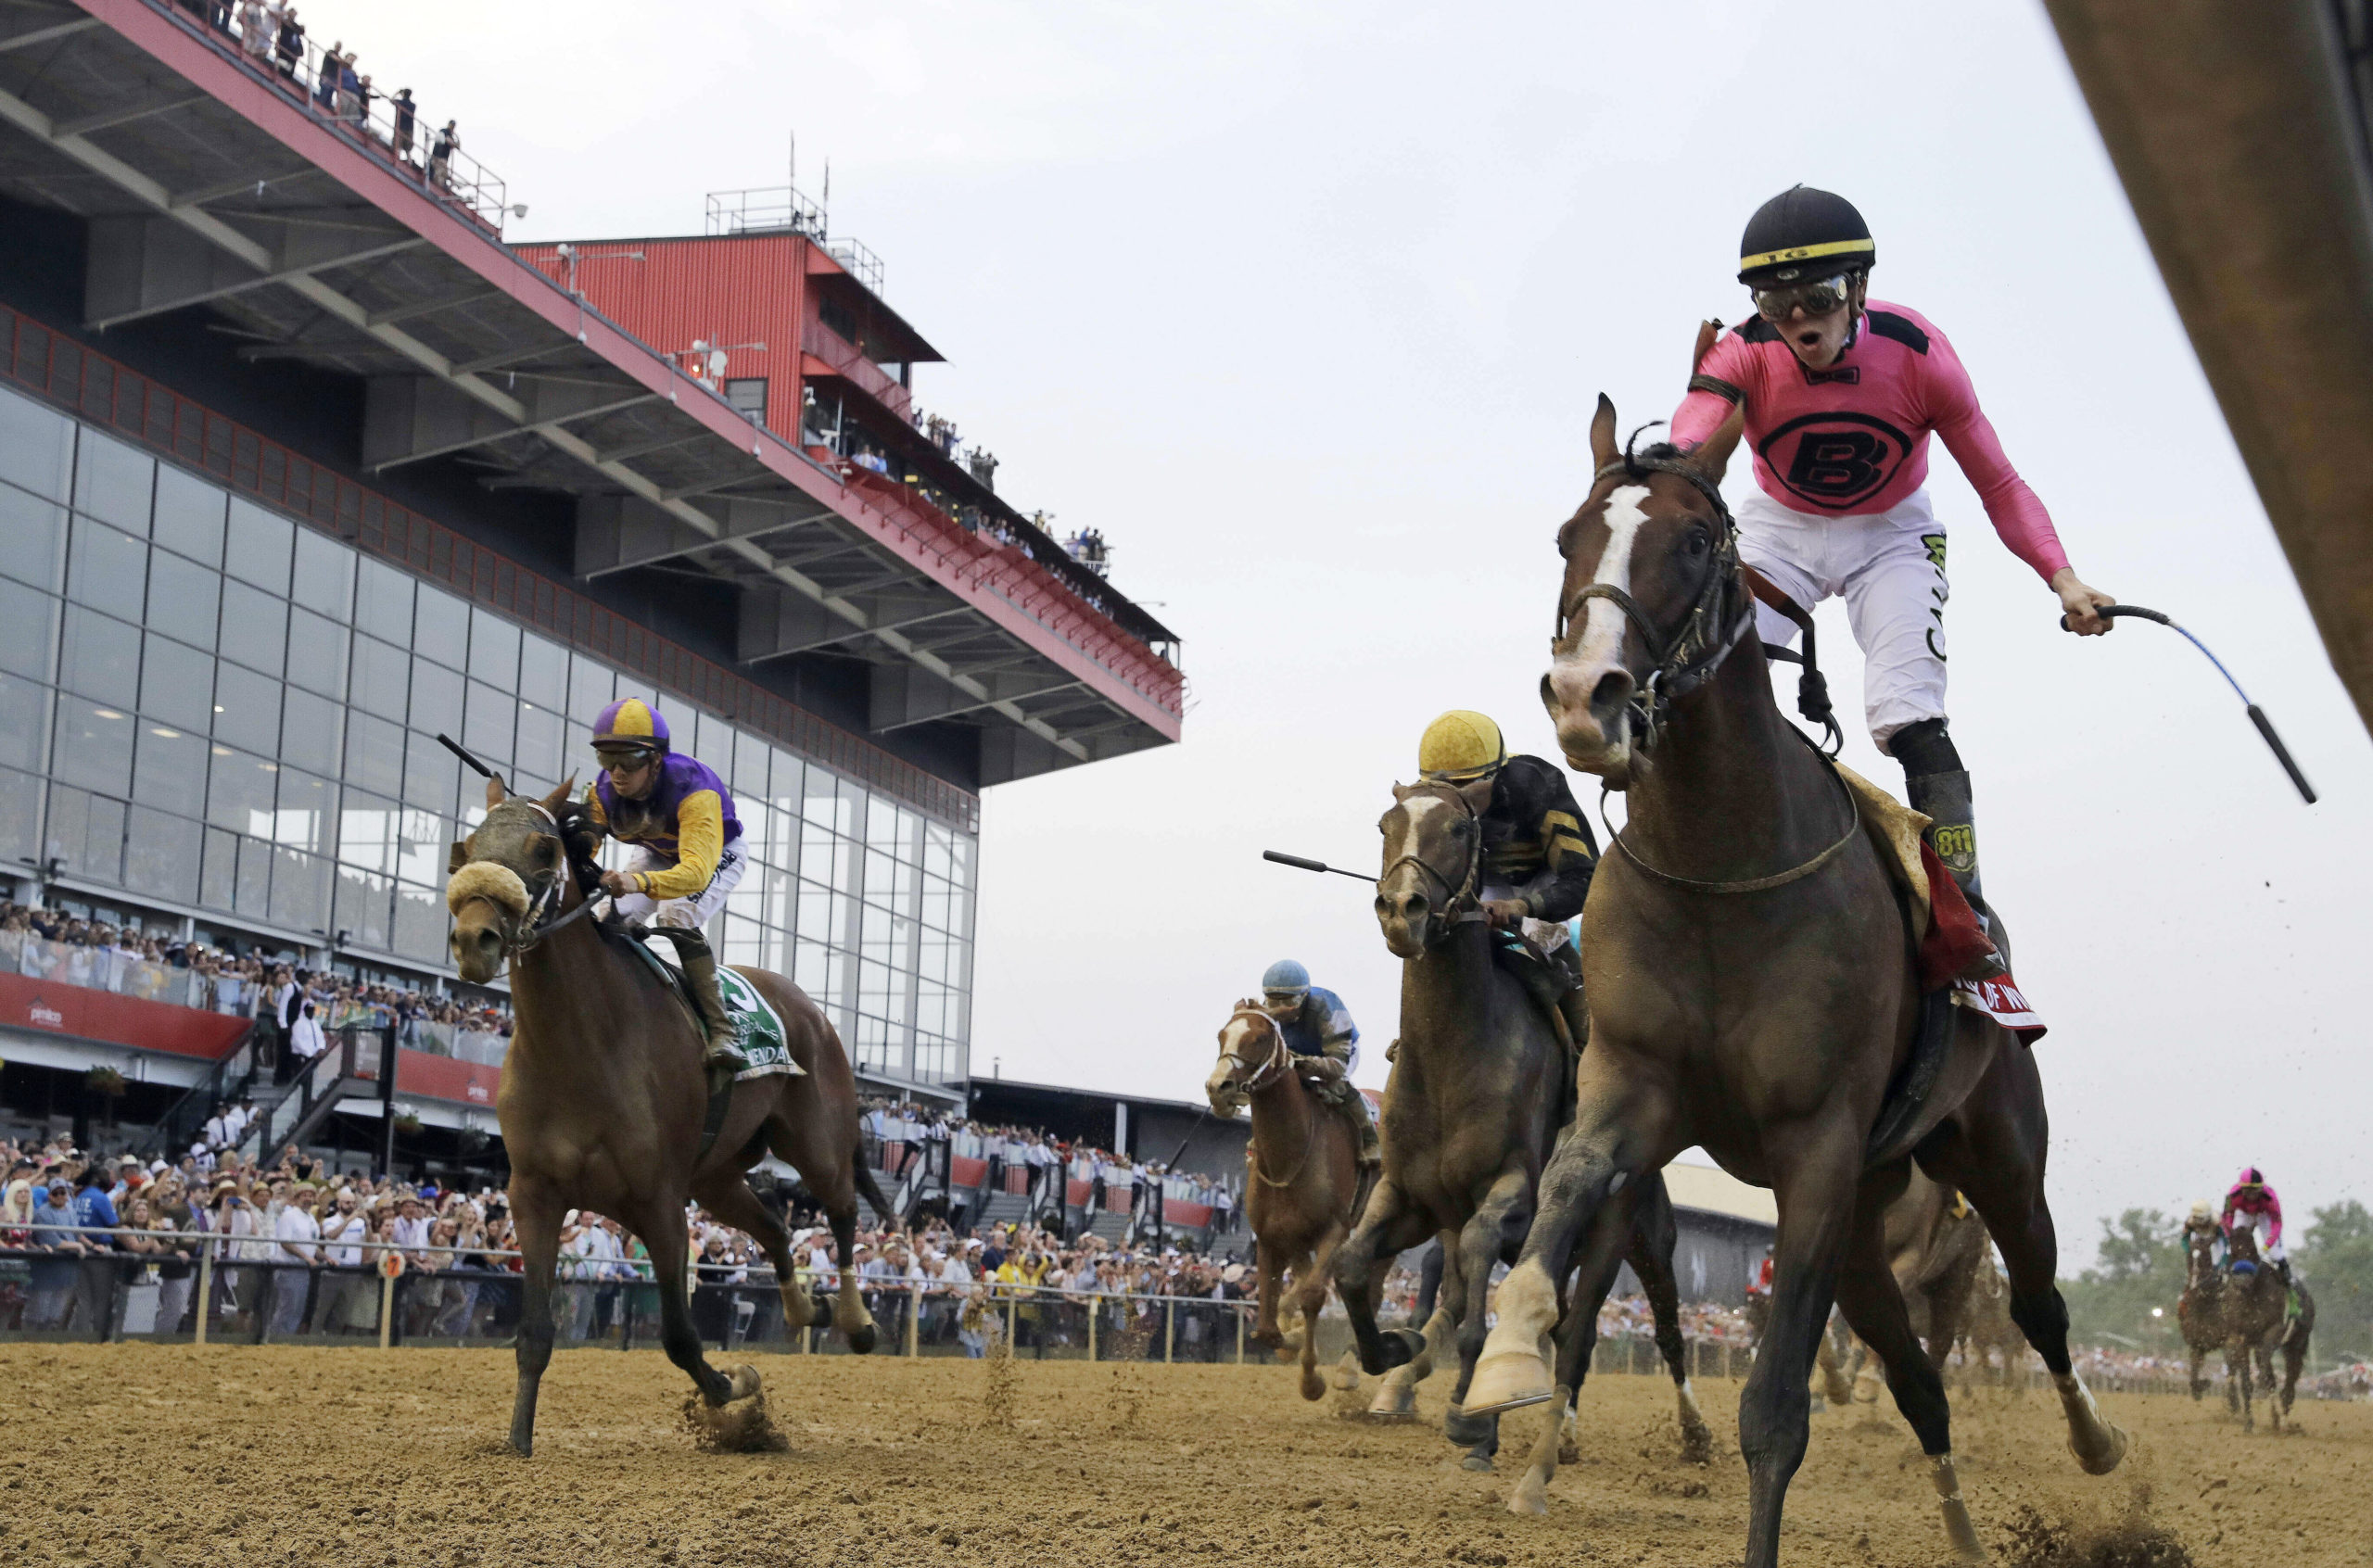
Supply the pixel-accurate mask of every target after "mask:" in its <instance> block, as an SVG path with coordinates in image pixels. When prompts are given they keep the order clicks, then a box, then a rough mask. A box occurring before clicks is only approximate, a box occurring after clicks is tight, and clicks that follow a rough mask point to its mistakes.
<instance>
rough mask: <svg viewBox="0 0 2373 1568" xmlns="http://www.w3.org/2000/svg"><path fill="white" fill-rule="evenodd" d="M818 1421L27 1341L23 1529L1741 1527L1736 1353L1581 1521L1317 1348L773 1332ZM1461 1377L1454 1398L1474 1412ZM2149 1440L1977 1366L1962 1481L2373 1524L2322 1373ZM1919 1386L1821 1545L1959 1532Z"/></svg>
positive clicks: (2213, 1546) (1575, 1503)
mask: <svg viewBox="0 0 2373 1568" xmlns="http://www.w3.org/2000/svg"><path fill="white" fill-rule="evenodd" d="M757 1364H758V1365H759V1366H760V1368H761V1370H762V1371H763V1372H764V1373H765V1375H766V1379H767V1384H768V1393H769V1396H770V1400H771V1410H772V1414H773V1416H774V1418H775V1420H776V1421H777V1423H778V1424H779V1425H780V1429H781V1431H782V1434H783V1435H784V1436H785V1437H786V1438H788V1440H789V1446H788V1448H786V1449H784V1450H783V1451H780V1452H773V1453H758V1454H735V1455H718V1454H711V1453H705V1452H702V1451H699V1450H698V1449H697V1448H695V1447H694V1445H693V1442H692V1438H691V1437H690V1436H689V1435H687V1434H686V1432H685V1431H684V1430H683V1429H682V1427H681V1426H680V1424H679V1407H680V1405H681V1404H682V1401H683V1397H684V1392H685V1388H686V1384H685V1382H684V1380H683V1379H682V1377H681V1376H680V1375H679V1374H678V1373H677V1372H676V1371H675V1370H674V1369H673V1368H672V1367H670V1366H669V1365H668V1364H667V1362H666V1360H665V1359H663V1358H662V1357H661V1356H660V1355H659V1354H658V1353H657V1352H655V1351H636V1352H631V1353H619V1352H616V1351H601V1350H580V1351H573V1352H572V1351H564V1352H562V1353H561V1354H560V1355H559V1356H558V1357H557V1358H555V1359H554V1361H553V1365H552V1372H551V1373H550V1374H549V1375H548V1376H547V1377H546V1378H545V1380H544V1397H543V1410H542V1419H541V1423H540V1425H539V1433H538V1436H539V1444H538V1449H537V1454H536V1457H535V1458H534V1459H533V1460H531V1461H523V1460H520V1459H517V1458H515V1457H514V1456H513V1455H512V1454H511V1453H510V1451H509V1450H508V1449H507V1448H503V1447H502V1446H501V1442H500V1438H501V1432H502V1428H503V1425H504V1423H505V1422H506V1420H507V1418H508V1412H509V1409H510V1401H511V1358H510V1357H509V1355H507V1354H506V1353H503V1352H500V1351H490V1350H450V1349H425V1348H423V1349H405V1350H400V1351H396V1352H393V1353H387V1352H379V1351H374V1350H370V1349H324V1348H319V1347H206V1348H194V1347H186V1346H183V1347H164V1346H148V1345H140V1344H132V1345H111V1346H84V1345H72V1346H68V1345H32V1344H15V1345H8V1346H6V1347H0V1437H4V1438H5V1441H0V1563H8V1564H18V1563H23V1564H51V1563H76V1564H82V1563H101V1564H108V1565H114V1564H139V1565H141V1568H149V1565H153V1564H175V1565H181V1564H200V1563H204V1564H217V1563H220V1564H235V1565H238V1568H250V1565H258V1564H266V1565H278V1564H289V1565H297V1564H303V1565H306V1568H311V1565H312V1564H320V1563H335V1564H344V1563H361V1564H388V1565H403V1568H410V1565H413V1564H436V1565H438V1568H445V1565H450V1564H474V1563H485V1564H514V1563H516V1564H529V1563H542V1564H552V1565H555V1568H602V1565H607V1564H626V1563H633V1564H650V1563H656V1564H670V1565H685V1568H690V1565H695V1564H708V1563H718V1564H727V1563H731V1564H742V1563H749V1564H778V1563H780V1564H794V1563H795V1564H801V1565H808V1564H814V1565H818V1568H821V1565H825V1564H849V1565H852V1568H856V1565H862V1568H886V1565H893V1564H904V1563H928V1562H950V1563H962V1564H967V1565H973V1564H980V1565H992V1568H995V1565H1007V1564H1013V1565H1023V1564H1026V1565H1028V1568H1049V1565H1051V1564H1056V1563H1060V1564H1063V1565H1065V1568H1075V1565H1090V1564H1101V1563H1131V1564H1134V1563H1138V1562H1150V1561H1157V1560H1159V1561H1167V1562H1245V1563H1255V1562H1257V1563H1263V1564H1270V1563H1288V1562H1291V1563H1311V1564H1314V1565H1315V1564H1324V1565H1326V1568H1357V1565H1362V1564H1370V1563H1376V1564H1385V1563H1390V1564H1396V1565H1398V1564H1406V1563H1440V1562H1450V1563H1480V1564H1509V1563H1564V1562H1577V1563H1580V1562H1590V1563H1617V1564H1628V1563H1642V1564H1662V1563H1689V1564H1713V1563H1722V1562H1734V1561H1736V1557H1737V1552H1738V1549H1739V1545H1740V1541H1741V1537H1742V1530H1743V1521H1744V1509H1745V1471H1744V1469H1743V1467H1742V1466H1741V1465H1740V1463H1739V1461H1738V1455H1737V1447H1736V1399H1737V1386H1738V1385H1735V1384H1730V1383H1725V1382H1721V1381H1715V1382H1711V1383H1708V1384H1707V1385H1704V1386H1703V1387H1702V1388H1701V1394H1702V1396H1703V1397H1704V1402H1705V1406H1706V1413H1707V1419H1708V1420H1709V1421H1710V1422H1711V1423H1713V1425H1714V1428H1715V1431H1716V1433H1717V1435H1718V1438H1719V1453H1718V1457H1717V1458H1716V1460H1715V1461H1714V1462H1713V1464H1712V1465H1710V1466H1707V1467H1703V1468H1701V1467H1696V1466H1688V1465H1683V1464H1681V1463H1680V1462H1678V1461H1677V1459H1676V1457H1675V1456H1676V1453H1677V1447H1678V1445H1677V1441H1676V1438H1675V1435H1674V1428H1673V1423H1672V1420H1671V1414H1670V1399H1669V1394H1668V1392H1667V1390H1668V1386H1669V1385H1666V1384H1665V1383H1664V1382H1663V1380H1662V1379H1657V1378H1647V1377H1630V1376H1608V1377H1602V1378H1598V1379H1594V1380H1593V1383H1592V1385H1591V1386H1590V1387H1589V1389H1588V1390H1586V1391H1585V1394H1584V1397H1583V1402H1582V1415H1583V1424H1582V1434H1581V1436H1582V1452H1583V1459H1582V1462H1581V1463H1580V1464H1579V1465H1576V1466H1572V1467H1570V1468H1567V1469H1565V1470H1562V1471H1560V1472H1559V1473H1558V1477H1557V1479H1556V1481H1555V1484H1554V1485H1553V1486H1551V1488H1550V1513H1549V1517H1548V1518H1546V1519H1529V1518H1518V1517H1515V1516H1512V1515H1510V1514H1508V1513H1506V1512H1505V1511H1503V1508H1502V1499H1503V1498H1504V1494H1505V1491H1506V1488H1507V1486H1508V1484H1509V1481H1510V1480H1511V1479H1512V1477H1513V1474H1514V1473H1515V1471H1516V1466H1517V1464H1518V1463H1520V1459H1519V1457H1518V1455H1519V1452H1520V1448H1519V1445H1520V1444H1521V1443H1523V1442H1526V1441H1529V1437H1530V1435H1531V1434H1532V1432H1533V1431H1534V1430H1535V1426H1534V1423H1535V1421H1537V1420H1538V1419H1539V1418H1538V1417H1536V1416H1530V1415H1527V1416H1520V1417H1512V1418H1510V1420H1509V1422H1508V1423H1507V1426H1508V1434H1507V1436H1508V1448H1507V1449H1505V1450H1504V1452H1503V1454H1502V1456H1501V1460H1500V1473H1498V1474H1496V1475H1481V1474H1475V1473H1467V1472H1466V1471H1463V1470H1461V1469H1459V1468H1458V1466H1457V1464H1456V1462H1455V1461H1456V1456H1455V1455H1454V1453H1453V1451H1452V1449H1451V1448H1449V1446H1448V1445H1447V1444H1445V1443H1444V1442H1443V1441H1442V1439H1441V1437H1440V1433H1439V1428H1438V1426H1435V1425H1430V1424H1428V1425H1419V1426H1392V1427H1377V1426H1368V1425H1364V1424H1355V1423H1351V1422H1349V1421H1346V1420H1343V1419H1341V1418H1339V1416H1337V1415H1336V1414H1335V1413H1334V1411H1333V1405H1332V1399H1331V1397H1330V1399H1329V1401H1327V1402H1322V1403H1320V1404H1317V1405H1305V1404H1304V1403H1302V1401H1301V1399H1300V1398H1298V1397H1296V1396H1295V1394H1294V1392H1293V1384H1292V1379H1291V1376H1290V1374H1289V1373H1288V1372H1287V1371H1285V1370H1283V1369H1279V1368H1274V1367H1261V1368H1250V1369H1238V1368H1236V1367H1225V1366H1223V1367H1203V1366H1175V1367H1165V1366H1161V1365H1128V1366H1112V1365H1097V1366H1091V1365H1086V1364H1084V1363H1079V1362H1068V1363H1066V1362H1044V1363H1040V1362H1032V1361H1028V1360H1022V1361H1015V1362H1011V1363H1005V1364H1006V1365H1008V1366H1009V1367H1010V1370H1011V1374H1012V1375H1011V1383H1010V1385H1009V1386H1007V1387H1005V1388H1002V1389H999V1388H997V1387H996V1383H995V1381H994V1379H995V1375H996V1374H994V1373H993V1371H992V1369H993V1367H995V1366H996V1365H998V1364H999V1363H993V1362H981V1361H963V1360H944V1359H924V1360H920V1361H907V1360H899V1359H873V1360H858V1359H851V1358H846V1357H838V1356H833V1357H816V1358H798V1357H773V1356H770V1357H764V1358H761V1359H759V1361H758V1363H757ZM1443 1397H1444V1390H1443V1388H1442V1387H1441V1385H1440V1380H1437V1381H1436V1383H1435V1384H1434V1385H1429V1386H1428V1388H1427V1389H1426V1391H1425V1396H1424V1398H1423V1407H1424V1409H1425V1410H1427V1411H1428V1415H1429V1417H1432V1418H1438V1417H1439V1414H1440V1407H1441V1401H1442V1399H1443ZM2102 1403H2103V1405H2104V1406H2105V1407H2106V1408H2107V1409H2108V1410H2109V1412H2110V1414H2111V1416H2112V1418H2113V1419H2114V1420H2115V1421H2117V1422H2118V1423H2121V1424H2123V1425H2124V1426H2126V1429H2127V1430H2128V1431H2129V1432H2131V1433H2133V1434H2135V1435H2136V1436H2137V1438H2138V1445H2137V1448H2136V1451H2135V1453H2134V1455H2133V1457H2132V1458H2130V1459H2129V1460H2128V1461H2127V1463H2126V1467H2125V1468H2124V1469H2123V1470H2122V1471H2121V1472H2120V1473H2117V1474H2115V1475H2113V1476H2111V1477H2109V1478H2107V1479H2105V1480H2100V1481H2092V1480H2087V1478H2086V1477H2084V1476H2083V1475H2081V1474H2080V1473H2078V1472H2077V1470H2076V1468H2075V1464H2074V1463H2073V1462H2072V1461H2070V1460H2069V1458H2068V1456H2067V1454H2066V1452H2065V1450H2064V1449H2063V1448H2062V1426H2061V1422H2060V1416H2059V1409H2058V1401H2057V1400H2055V1399H2052V1398H2050V1397H2049V1396H2045V1395H2037V1394H2026V1395H2023V1396H2018V1397H2011V1396H2005V1395H2001V1394H1996V1393H1980V1394H1976V1395H1970V1396H1957V1397H1956V1400H1955V1411H1954V1417H1955V1431H1956V1437H1957V1441H1958V1447H1959V1451H1960V1455H1961V1482H1962V1487H1963V1490H1964V1491H1965V1493H1966V1494H1967V1496H1968V1498H1969V1500H1970V1505H1971V1509H1972V1511H1973V1514H1974V1515H1975V1517H1976V1520H1977V1524H1978V1528H1979V1531H1980V1533H1981V1535H1982V1536H1984V1538H1985V1540H1986V1544H1987V1545H1988V1547H1989V1548H1991V1549H1992V1550H1993V1551H1994V1554H1995V1561H1996V1562H1999V1563H2008V1564H2011V1568H2073V1565H2075V1564H2079V1563H2081V1564H2085V1565H2086V1568H2173V1565H2176V1564H2181V1563H2185V1562H2196V1563H2200V1564H2203V1565H2214V1564H2223V1563H2234V1564H2252V1565H2254V1564H2261V1563H2263V1564H2282V1565H2284V1568H2319V1565H2322V1564H2341V1563H2350V1564H2361V1563H2364V1562H2367V1561H2368V1559H2373V1497H2369V1496H2368V1491H2369V1490H2373V1407H2367V1406H2365V1405H2337V1404H2307V1403H2302V1404H2301V1405H2300V1406H2299V1410H2298V1415H2299V1423H2298V1424H2299V1425H2300V1427H2301V1428H2303V1431H2302V1433H2301V1435H2285V1436H2281V1437H2276V1436H2271V1435H2267V1434H2266V1433H2265V1430H2264V1428H2263V1427H2261V1428H2260V1430H2259V1432H2258V1433H2257V1434H2256V1435H2247V1436H2245V1435H2243V1434H2242V1433H2241V1431H2240V1428H2239V1426H2238V1425H2237V1424H2234V1423H2231V1422H2229V1421H2227V1420H2226V1419H2224V1418H2223V1416H2222V1413H2221V1410H2220V1409H2219V1408H2218V1407H2214V1406H2210V1405H2194V1404H2192V1403H2190V1402H2189V1400H2185V1399H2181V1398H2176V1397H2142V1396H2128V1397H2120V1396H2114V1395H2112V1396H2105V1397H2103V1400H2102ZM1913 1454H1914V1448H1913V1444H1912V1442H1911V1440H1910V1433H1909V1431H1908V1429H1907V1428H1906V1427H1905V1426H1904V1425H1903V1423H1901V1421H1900V1420H1899V1419H1898V1418H1897V1417H1896V1416H1895V1415H1894V1414H1893V1412H1892V1410H1888V1411H1887V1413H1886V1414H1885V1415H1884V1417H1883V1418H1882V1417H1880V1416H1878V1415H1876V1414H1874V1413H1873V1412H1872V1409H1871V1408H1870V1407H1859V1408H1857V1409H1854V1410H1833V1411H1831V1412H1829V1413H1827V1414H1825V1415H1821V1416H1817V1417H1815V1418H1814V1435H1813V1440H1812V1449H1811V1453H1810V1454H1809V1456H1808V1459H1807V1461H1806V1464H1805V1468H1804V1471H1803V1472H1802V1473H1800V1474H1799V1475H1798V1477H1797V1480H1796V1487H1795V1490H1794V1492H1793V1493H1792V1495H1791V1498H1790V1510H1789V1517H1788V1540H1787V1547H1786V1561H1787V1562H1791V1563H1796V1564H1813V1563H1819V1564H1830V1563H1847V1564H1856V1565H1859V1564H1927V1563H1936V1562H1944V1561H1946V1560H1947V1558H1946V1552H1945V1549H1944V1542H1943V1536H1942V1532H1941V1531H1940V1530H1939V1528H1938V1526H1937V1524H1936V1514H1935V1501H1934V1496H1933V1493H1932V1491H1931V1489H1930V1486H1929V1483H1928V1478H1927V1474H1926V1472H1925V1470H1924V1468H1923V1467H1922V1466H1920V1465H1919V1464H1918V1463H1917V1462H1916V1461H1915V1460H1914V1458H1913ZM2136 1511H2139V1513H2140V1515H2141V1517H2143V1518H2145V1519H2146V1520H2147V1521H2148V1522H2149V1524H2151V1525H2152V1526H2153V1527H2155V1528H2157V1529H2158V1530H2161V1531H2164V1532H2165V1533H2166V1534H2167V1535H2168V1536H2171V1537H2172V1538H2173V1540H2174V1542H2175V1543H2176V1544H2177V1545H2178V1546H2179V1547H2180V1549H2181V1550H2171V1549H2164V1548H2163V1549H2161V1550H2159V1551H2158V1552H2155V1553H2151V1554H2147V1555H2136V1554H2133V1553H2131V1552H2128V1553H2126V1554H2124V1555H2103V1554H2101V1553H2100V1552H2097V1551H2079V1550H2075V1549H2066V1548H2063V1549H2057V1550H2046V1549H2042V1548H2041V1547H2040V1546H2038V1544H2037V1538H2036V1535H2035V1531H2036V1526H2037V1524H2039V1523H2040V1524H2051V1525H2058V1526H2072V1525H2073V1526H2075V1529H2076V1532H2077V1533H2078V1534H2079V1535H2082V1534H2083V1533H2084V1532H2085V1531H2086V1530H2087V1529H2088V1528H2091V1527H2094V1526H2106V1525H2115V1524H2119V1523H2120V1522H2121V1521H2122V1520H2126V1519H2130V1518H2131V1517H2133V1516H2134V1514H2135V1513H2136Z"/></svg>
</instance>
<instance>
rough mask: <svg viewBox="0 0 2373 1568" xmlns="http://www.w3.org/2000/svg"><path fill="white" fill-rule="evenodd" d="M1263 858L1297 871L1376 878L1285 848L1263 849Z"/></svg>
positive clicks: (1368, 879)
mask: <svg viewBox="0 0 2373 1568" xmlns="http://www.w3.org/2000/svg"><path fill="white" fill-rule="evenodd" d="M1261 858H1262V859H1263V860H1274V861H1275V862H1276V863H1277V864H1278V865H1280V866H1292V867H1293V868H1294V869H1295V870H1297V871H1331V872H1333V873H1334V874H1335V875H1336V876H1338V877H1350V878H1352V879H1356V880H1358V881H1363V882H1373V881H1375V880H1376V879H1375V878H1374V877H1363V876H1361V875H1360V873H1358V872H1357V871H1346V870H1344V869H1343V868H1342V867H1341V866H1329V865H1327V864H1326V862H1324V861H1319V860H1304V859H1303V858H1302V857H1301V856H1300V855H1298V854H1286V853H1285V852H1284V851H1283V850H1263V851H1262V852H1261Z"/></svg>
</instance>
